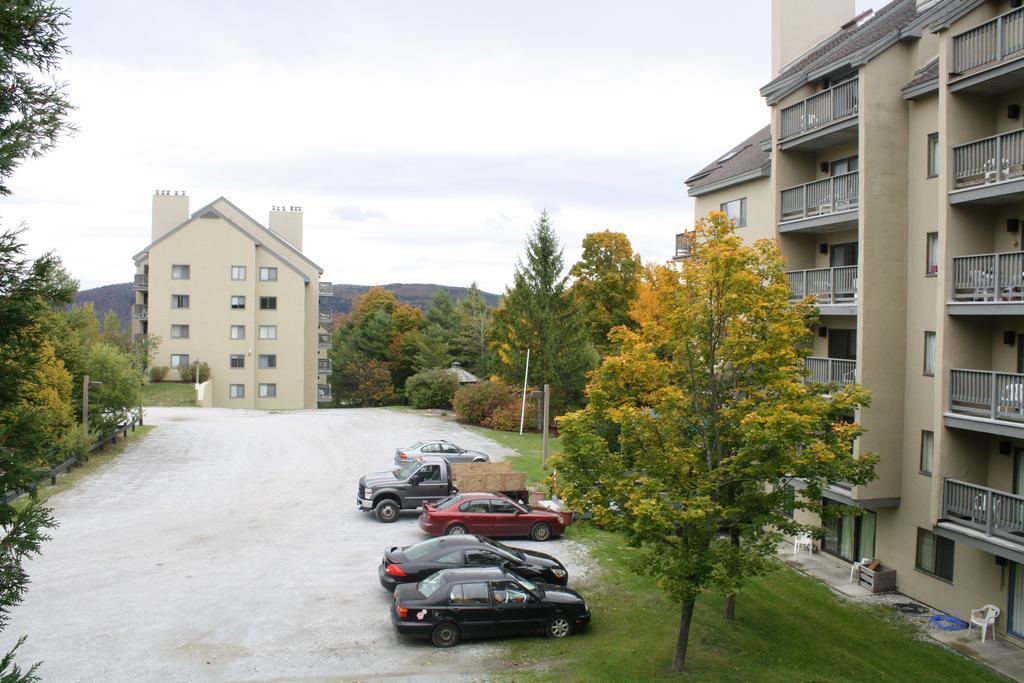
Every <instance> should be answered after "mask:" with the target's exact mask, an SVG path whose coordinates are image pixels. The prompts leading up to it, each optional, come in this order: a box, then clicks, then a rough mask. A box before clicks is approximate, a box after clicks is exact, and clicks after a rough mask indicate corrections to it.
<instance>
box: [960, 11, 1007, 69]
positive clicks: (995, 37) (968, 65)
mask: <svg viewBox="0 0 1024 683" xmlns="http://www.w3.org/2000/svg"><path fill="white" fill-rule="evenodd" d="M1022 52H1024V8H1018V9H1015V10H1011V11H1009V12H1007V13H1006V14H1002V15H1000V16H998V17H996V18H995V19H992V20H990V21H986V22H985V23H984V24H979V25H977V26H975V27H974V28H972V29H969V30H967V31H964V32H963V33H961V34H959V35H955V36H953V72H954V73H958V74H962V73H966V72H968V71H970V70H972V69H977V68H978V67H982V66H987V65H989V64H994V63H997V62H1001V61H1003V60H1005V59H1007V58H1011V57H1019V56H1020V55H1021V53H1022Z"/></svg>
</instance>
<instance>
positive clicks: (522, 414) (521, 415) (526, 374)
mask: <svg viewBox="0 0 1024 683" xmlns="http://www.w3.org/2000/svg"><path fill="white" fill-rule="evenodd" d="M529 377H530V349H526V372H524V373H523V409H522V410H521V411H520V412H519V436H522V435H523V423H524V422H525V421H526V380H527V379H529Z"/></svg>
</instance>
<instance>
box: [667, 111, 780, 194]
mask: <svg viewBox="0 0 1024 683" xmlns="http://www.w3.org/2000/svg"><path fill="white" fill-rule="evenodd" d="M771 139H772V129H771V126H770V125H769V126H765V127H764V128H762V129H761V130H759V131H757V132H756V133H754V134H753V135H751V136H750V137H749V138H747V139H746V140H744V141H743V142H741V143H740V144H738V145H736V146H735V147H733V148H732V149H730V150H729V151H728V152H726V153H725V154H723V155H721V156H719V157H718V158H717V159H716V160H715V161H713V162H712V163H710V164H708V165H707V166H705V167H704V168H702V169H701V170H699V171H697V172H696V173H694V174H693V175H692V176H690V177H689V178H687V179H686V185H687V187H688V188H689V190H688V194H689V195H690V196H691V197H692V196H694V195H699V194H704V193H705V192H710V191H712V190H716V189H719V188H722V187H728V186H729V185H733V184H736V183H740V182H744V181H747V180H753V179H754V178H761V177H765V176H768V175H771V168H772V156H771V152H770V151H766V150H765V149H763V148H764V147H765V145H763V143H764V142H765V141H766V140H767V141H771Z"/></svg>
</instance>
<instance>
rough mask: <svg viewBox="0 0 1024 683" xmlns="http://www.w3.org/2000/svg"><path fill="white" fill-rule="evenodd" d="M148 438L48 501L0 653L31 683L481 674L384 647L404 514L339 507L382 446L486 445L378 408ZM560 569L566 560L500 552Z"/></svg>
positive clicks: (445, 657) (428, 652) (160, 429)
mask: <svg viewBox="0 0 1024 683" xmlns="http://www.w3.org/2000/svg"><path fill="white" fill-rule="evenodd" d="M146 414H147V422H148V423H149V424H153V425H157V429H155V430H153V431H152V432H151V433H150V434H149V436H147V437H146V438H145V439H144V440H143V441H142V442H140V443H138V444H134V445H133V446H132V447H130V448H129V449H128V450H127V451H126V452H125V453H124V454H122V455H121V456H120V457H119V458H118V459H117V460H116V461H114V462H113V463H111V464H109V465H107V466H105V467H104V468H103V469H102V470H101V471H100V472H99V473H97V474H95V475H94V476H92V477H89V478H88V479H86V480H84V481H81V482H79V483H78V484H77V485H76V486H75V487H74V488H73V489H71V490H70V491H67V492H65V493H62V494H59V495H57V496H54V497H53V498H52V499H51V504H52V506H53V507H54V509H55V511H56V516H57V518H58V519H59V520H60V523H61V526H60V528H59V529H57V531H56V532H55V534H54V539H53V540H52V541H51V542H49V543H47V544H45V545H44V547H43V555H42V557H41V558H39V559H37V560H35V561H33V562H32V563H31V565H30V567H29V571H30V574H31V577H32V585H31V588H30V590H29V593H28V596H27V598H26V600H25V602H24V603H23V604H22V605H20V606H19V607H17V608H15V610H14V615H13V618H12V621H11V623H10V625H9V626H8V628H7V629H6V631H5V632H4V634H2V637H0V646H2V647H4V648H5V650H6V648H8V647H10V645H11V644H13V642H14V640H16V638H17V636H18V635H19V634H23V633H25V634H28V635H29V639H28V641H27V642H26V643H25V645H24V646H23V647H22V649H21V650H20V651H19V657H18V660H19V662H21V663H29V662H32V661H37V660H43V661H44V664H43V666H42V668H41V669H40V672H39V673H40V674H41V675H42V677H43V679H44V680H47V681H140V680H149V681H170V680H174V681H189V680H192V681H200V680H201V681H207V680H221V681H266V680H282V679H283V680H313V681H329V680H366V679H380V678H388V679H402V680H425V681H427V680H429V681H437V680H456V679H473V678H480V677H481V676H486V675H487V673H489V672H494V671H496V669H495V664H494V661H495V659H496V655H497V654H498V650H499V649H500V648H501V644H500V643H498V642H490V641H477V642H469V643H464V644H462V645H459V646H458V647H456V648H453V649H452V650H437V649H434V648H433V647H432V646H430V645H428V644H421V643H419V642H418V641H409V640H404V639H401V638H399V637H398V636H397V634H396V633H395V632H394V628H393V627H392V625H391V622H390V620H389V618H388V613H387V610H388V606H389V605H390V604H391V596H390V594H389V593H387V592H385V591H384V590H383V589H382V588H381V587H380V585H379V584H378V583H377V565H378V564H379V563H380V559H381V554H382V552H383V550H384V548H385V546H390V545H407V544H409V543H413V542H416V541H418V540H422V539H423V538H424V535H423V534H422V532H420V530H419V528H418V527H417V526H416V518H415V516H414V515H410V516H408V517H404V516H403V518H402V520H401V521H399V522H397V523H395V524H390V525H384V524H380V523H379V522H377V521H376V520H374V519H373V517H372V516H370V515H367V514H364V513H360V512H358V511H357V510H356V507H355V492H356V483H357V480H358V478H359V477H360V476H361V475H362V474H364V473H366V472H369V471H372V470H382V469H389V468H390V467H391V465H392V458H393V456H394V449H395V447H396V446H401V445H406V444H409V443H412V442H413V441H415V440H417V439H421V438H447V439H450V440H452V441H455V442H456V443H458V444H460V445H462V446H464V447H468V448H473V449H479V450H482V451H484V452H487V453H490V454H491V455H492V456H499V457H500V456H502V455H504V454H506V451H505V449H503V448H502V447H501V446H499V445H498V444H496V443H494V442H492V441H490V440H488V439H485V438H482V437H480V436H477V435H476V434H473V433H471V432H469V431H467V430H465V429H462V428H461V427H460V426H459V425H457V424H453V423H451V422H448V421H444V420H440V419H436V418H430V417H424V416H421V415H416V414H412V413H405V412H401V411H394V410H386V409H366V410H330V411H298V412H282V413H266V412H258V411H242V410H222V409H193V408H153V409H149V410H147V411H146ZM515 545H521V546H523V547H536V548H539V549H542V550H544V551H545V552H550V553H552V554H554V555H555V556H557V557H559V558H560V559H562V561H563V562H565V563H566V565H567V566H568V568H569V571H570V577H571V581H570V585H575V579H577V578H579V577H580V576H581V575H582V574H583V573H584V572H585V570H586V566H587V558H586V553H585V551H584V549H583V548H582V547H581V546H579V545H577V544H574V543H572V542H571V541H566V540H556V541H551V542H548V543H544V544H540V543H532V542H529V541H521V542H520V541H518V540H517V541H515Z"/></svg>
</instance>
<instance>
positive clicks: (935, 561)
mask: <svg viewBox="0 0 1024 683" xmlns="http://www.w3.org/2000/svg"><path fill="white" fill-rule="evenodd" d="M955 548H956V544H955V543H953V541H951V540H949V539H948V538H943V537H942V536H936V535H935V534H933V533H932V532H930V531H927V530H925V529H918V530H917V560H916V562H915V563H914V566H916V567H917V568H918V569H920V570H921V571H923V572H924V573H925V574H931V575H932V576H936V577H938V578H940V579H944V580H946V581H950V582H952V581H953V553H954V551H955Z"/></svg>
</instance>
